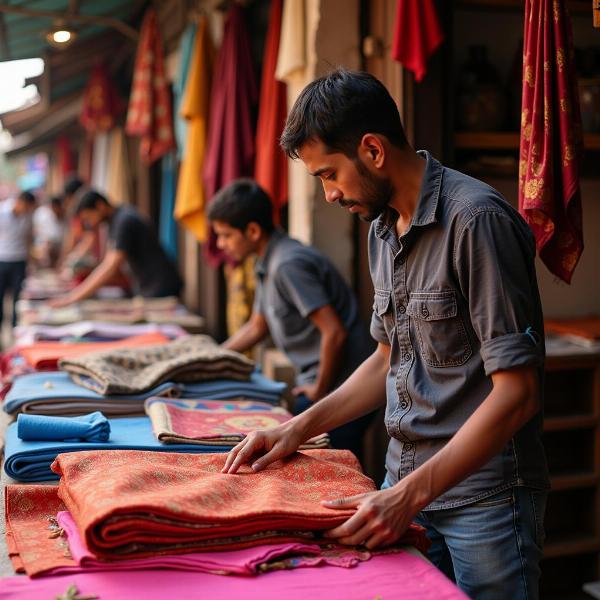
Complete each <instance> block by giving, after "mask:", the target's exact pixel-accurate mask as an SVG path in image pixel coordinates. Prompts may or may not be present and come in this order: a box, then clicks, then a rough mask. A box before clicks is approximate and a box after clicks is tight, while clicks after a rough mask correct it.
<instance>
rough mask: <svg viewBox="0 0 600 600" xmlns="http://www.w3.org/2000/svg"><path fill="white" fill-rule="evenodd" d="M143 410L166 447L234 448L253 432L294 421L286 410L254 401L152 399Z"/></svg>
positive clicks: (147, 401)
mask: <svg viewBox="0 0 600 600" xmlns="http://www.w3.org/2000/svg"><path fill="white" fill-rule="evenodd" d="M144 407H145V409H146V414H147V415H148V416H149V417H150V420H151V421H152V429H153V430H154V434H155V435H156V437H157V439H158V440H159V441H161V442H163V444H180V443H200V444H220V445H230V446H235V444H237V443H238V442H241V441H242V440H243V439H244V438H245V437H246V435H248V434H249V433H250V432H252V431H256V430H257V429H267V428H269V427H275V426H276V425H279V424H281V423H285V422H286V421H289V419H291V417H292V415H291V414H290V413H289V412H288V411H287V410H285V408H282V407H280V406H272V405H271V404H266V403H264V402H257V401H253V400H229V401H225V402H223V401H219V400H179V399H178V400H169V399H164V398H150V399H148V400H146V403H145V405H144Z"/></svg>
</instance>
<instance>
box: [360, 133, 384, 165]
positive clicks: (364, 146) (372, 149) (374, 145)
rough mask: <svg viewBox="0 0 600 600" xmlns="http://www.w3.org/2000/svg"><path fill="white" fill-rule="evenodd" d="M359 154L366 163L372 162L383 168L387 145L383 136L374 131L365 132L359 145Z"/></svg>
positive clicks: (371, 163)
mask: <svg viewBox="0 0 600 600" xmlns="http://www.w3.org/2000/svg"><path fill="white" fill-rule="evenodd" d="M358 155H359V157H360V158H361V159H362V161H363V163H364V164H366V165H369V164H370V165H372V166H373V167H374V168H376V169H381V168H383V164H384V162H385V145H384V144H383V140H382V139H381V137H380V136H378V135H376V134H374V133H365V135H363V136H362V138H361V140H360V144H359V145H358Z"/></svg>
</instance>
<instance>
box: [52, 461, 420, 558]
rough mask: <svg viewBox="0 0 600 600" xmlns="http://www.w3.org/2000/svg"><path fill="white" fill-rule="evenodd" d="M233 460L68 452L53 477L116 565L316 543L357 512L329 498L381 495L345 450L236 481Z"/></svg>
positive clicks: (89, 539)
mask: <svg viewBox="0 0 600 600" xmlns="http://www.w3.org/2000/svg"><path fill="white" fill-rule="evenodd" d="M225 458H226V457H225V455H218V454H205V455H193V454H171V453H150V452H139V451H127V450H123V451H114V452H93V451H91V452H78V453H71V454H61V455H59V456H58V457H57V459H56V460H55V461H54V463H53V465H52V469H53V471H54V472H55V473H58V474H59V475H61V480H60V484H59V496H60V497H61V499H62V500H63V501H64V503H65V505H66V506H67V508H68V510H69V511H70V513H71V515H72V516H73V519H74V520H75V522H76V523H77V525H78V528H79V531H80V533H81V536H82V538H83V539H84V540H85V542H86V545H87V547H88V548H89V549H90V550H91V551H92V552H93V553H94V554H96V556H98V557H101V558H102V557H103V558H113V559H119V558H121V559H122V558H135V557H144V556H152V555H154V554H156V553H157V552H161V551H169V552H171V553H177V554H181V553H183V552H194V551H201V550H202V549H206V550H208V549H210V550H218V549H222V550H232V549H235V548H246V547H251V546H256V545H259V544H269V543H278V542H288V541H289V542H294V541H302V540H307V539H316V538H317V532H318V531H321V530H325V529H330V528H332V527H336V526H337V525H340V524H341V523H343V522H344V521H346V520H347V519H348V518H349V517H350V516H352V514H354V512H355V509H352V508H349V509H342V510H333V509H329V508H326V507H325V506H322V505H321V502H320V501H321V500H322V499H324V498H328V499H336V498H342V497H346V496H352V495H355V494H361V493H365V492H370V491H374V490H375V485H374V484H373V482H372V481H371V479H369V478H368V477H366V476H365V475H363V474H362V472H361V469H360V464H359V462H358V460H357V459H356V457H355V456H354V455H353V454H352V453H351V452H348V451H346V450H306V451H303V452H299V453H296V454H294V455H293V456H292V457H290V458H288V459H285V460H282V461H278V462H277V463H275V464H273V465H270V466H269V467H268V468H267V469H265V470H264V471H261V472H259V473H254V472H252V469H251V468H250V467H242V469H241V470H240V472H239V473H236V474H235V475H226V474H223V473H221V469H222V468H223V466H224V464H225ZM417 530H418V532H419V535H421V536H423V534H422V529H421V528H417ZM411 533H412V534H413V537H414V530H413V531H412V532H411ZM423 539H425V538H424V536H423ZM316 541H318V539H316Z"/></svg>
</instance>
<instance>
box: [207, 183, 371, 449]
mask: <svg viewBox="0 0 600 600" xmlns="http://www.w3.org/2000/svg"><path fill="white" fill-rule="evenodd" d="M272 214H273V206H272V203H271V200H270V198H269V196H268V195H267V194H266V192H265V191H264V190H263V189H262V188H261V187H260V186H259V185H258V184H257V183H256V182H254V181H252V180H249V179H240V180H238V181H234V182H233V183H231V184H230V185H228V186H227V187H225V188H223V189H222V190H221V191H220V192H219V193H218V194H217V195H216V196H215V197H214V198H213V199H212V200H211V203H210V206H209V211H208V217H209V219H210V221H211V224H212V226H213V229H214V231H215V233H216V235H217V244H218V246H219V248H221V249H222V250H223V251H224V252H225V253H226V254H227V255H228V256H229V257H230V258H232V259H233V260H235V261H243V260H244V259H245V258H246V257H248V256H249V255H251V254H257V255H258V260H257V263H256V297H255V302H254V307H253V310H252V315H251V316H250V319H249V320H248V322H247V323H246V324H245V325H244V326H243V327H242V328H241V329H240V330H239V331H238V332H237V333H236V334H234V335H233V336H232V337H231V338H229V339H228V340H227V341H226V342H225V343H224V346H225V347H226V348H230V349H232V350H236V351H238V352H244V351H246V350H248V349H250V348H252V346H254V345H255V344H256V343H257V342H259V341H260V340H262V339H263V338H265V337H266V336H267V334H268V333H270V334H271V337H272V338H273V341H274V342H275V345H276V346H277V347H278V348H280V349H281V350H282V351H283V352H284V353H285V354H286V355H287V356H288V358H289V359H290V361H291V362H292V364H293V365H294V366H295V367H296V371H297V378H296V384H297V385H296V388H295V389H294V390H293V392H294V394H295V396H296V410H295V412H302V411H303V410H305V409H307V408H308V407H309V406H312V405H313V404H314V403H315V402H317V401H318V400H320V399H321V398H323V397H324V396H325V395H326V394H327V393H328V392H330V391H332V390H333V389H335V388H336V387H337V386H338V385H340V384H341V383H342V382H343V381H344V380H346V379H347V378H348V377H349V376H350V375H351V374H352V373H353V371H354V369H356V367H358V366H359V365H360V364H361V363H362V362H363V360H365V358H367V357H368V356H369V354H371V352H372V351H373V349H374V347H375V344H374V343H373V340H372V339H371V337H370V336H369V333H368V331H367V328H366V327H365V326H363V324H362V323H361V321H360V319H359V316H358V307H357V303H356V299H355V298H354V295H353V294H352V292H351V291H350V289H349V288H348V286H347V285H346V283H345V282H344V280H343V279H342V277H341V275H340V274H339V273H338V271H337V270H336V269H335V267H334V266H333V265H332V263H331V262H330V261H329V260H328V259H327V258H326V257H325V256H324V255H323V254H321V253H320V252H319V251H318V250H316V249H315V248H311V247H308V246H305V245H304V244H301V243H300V242H299V241H297V240H294V239H291V238H289V237H288V236H287V235H286V234H285V233H284V232H283V231H282V230H280V229H276V228H275V226H274V224H273V217H272ZM369 420H370V416H369V415H367V416H365V417H362V418H360V419H358V420H356V421H354V422H352V423H348V424H344V425H342V426H341V427H339V428H336V429H334V430H333V431H330V432H329V433H330V437H331V441H332V444H333V446H334V447H336V448H346V449H348V450H352V451H353V452H354V453H355V454H357V455H358V456H360V455H361V440H362V436H363V433H364V431H365V429H366V427H367V426H368V423H369Z"/></svg>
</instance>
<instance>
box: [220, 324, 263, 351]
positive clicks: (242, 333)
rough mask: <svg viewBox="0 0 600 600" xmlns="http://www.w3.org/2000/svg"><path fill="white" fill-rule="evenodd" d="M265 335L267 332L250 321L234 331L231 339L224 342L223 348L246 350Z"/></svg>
mask: <svg viewBox="0 0 600 600" xmlns="http://www.w3.org/2000/svg"><path fill="white" fill-rule="evenodd" d="M264 337H265V332H264V331H262V329H261V328H259V327H257V326H256V325H255V324H254V323H252V322H251V321H249V322H248V323H245V324H244V325H243V326H242V327H240V329H239V330H238V331H237V332H236V333H234V334H233V335H232V336H231V337H230V338H229V339H227V340H225V341H224V342H223V348H227V349H228V350H235V351H236V352H246V350H250V348H252V347H253V346H254V345H255V344H257V343H258V342H260V341H261V340H262V339H263V338H264Z"/></svg>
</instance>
